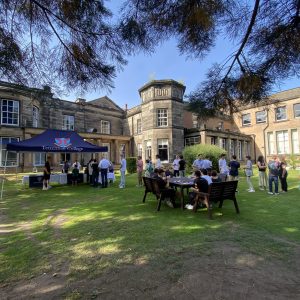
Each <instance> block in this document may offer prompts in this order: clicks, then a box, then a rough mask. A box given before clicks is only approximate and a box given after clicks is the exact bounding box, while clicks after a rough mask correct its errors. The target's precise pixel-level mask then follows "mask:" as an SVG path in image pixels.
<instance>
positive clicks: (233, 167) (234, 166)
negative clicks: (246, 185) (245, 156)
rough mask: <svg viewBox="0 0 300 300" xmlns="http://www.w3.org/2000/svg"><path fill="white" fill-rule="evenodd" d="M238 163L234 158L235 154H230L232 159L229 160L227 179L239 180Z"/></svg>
mask: <svg viewBox="0 0 300 300" xmlns="http://www.w3.org/2000/svg"><path fill="white" fill-rule="evenodd" d="M239 168H240V163H239V162H238V161H237V160H236V155H232V160H231V161H230V162H229V180H230V181H232V180H239Z"/></svg>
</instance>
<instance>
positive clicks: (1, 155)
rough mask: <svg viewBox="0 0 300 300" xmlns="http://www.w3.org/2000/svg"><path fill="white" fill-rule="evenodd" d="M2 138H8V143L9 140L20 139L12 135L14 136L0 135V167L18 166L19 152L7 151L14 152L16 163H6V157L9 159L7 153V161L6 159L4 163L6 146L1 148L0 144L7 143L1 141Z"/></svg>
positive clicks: (15, 140)
mask: <svg viewBox="0 0 300 300" xmlns="http://www.w3.org/2000/svg"><path fill="white" fill-rule="evenodd" d="M3 139H9V141H8V143H11V142H18V141H20V138H19V137H14V136H0V167H3V168H4V167H6V168H11V167H18V166H19V153H18V152H14V151H8V152H10V153H15V154H16V160H15V161H16V164H10V165H9V164H7V163H8V159H9V154H8V155H7V161H6V165H5V158H6V152H7V150H6V147H5V148H4V149H3V147H2V145H7V144H8V143H6V144H3V143H2V140H3ZM2 161H3V162H4V163H3V164H2Z"/></svg>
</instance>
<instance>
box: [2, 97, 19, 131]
mask: <svg viewBox="0 0 300 300" xmlns="http://www.w3.org/2000/svg"><path fill="white" fill-rule="evenodd" d="M4 101H7V105H6V107H7V110H6V111H5V110H4V109H3V106H4V104H3V102H4ZM9 102H12V103H13V105H12V111H11V112H10V111H9V109H8V107H9V105H8V103H9ZM0 104H1V125H6V126H14V127H18V126H20V101H19V100H14V99H1V103H0ZM15 104H17V105H16V106H15ZM15 107H16V108H17V110H18V111H17V112H15V111H14V109H15ZM4 113H6V114H7V116H6V117H4V116H3V115H4ZM9 114H12V115H16V116H17V118H14V117H13V116H12V118H11V120H12V121H13V120H15V119H17V123H16V124H14V123H13V122H12V123H9V122H8V120H9ZM4 118H6V119H7V121H6V122H4V121H3V119H4Z"/></svg>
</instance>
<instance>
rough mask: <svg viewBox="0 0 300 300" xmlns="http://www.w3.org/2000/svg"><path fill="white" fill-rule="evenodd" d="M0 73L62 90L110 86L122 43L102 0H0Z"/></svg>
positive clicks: (121, 58)
mask: <svg viewBox="0 0 300 300" xmlns="http://www.w3.org/2000/svg"><path fill="white" fill-rule="evenodd" d="M0 12H1V13H0V75H1V77H2V78H6V79H8V80H9V81H16V82H21V83H24V84H28V83H29V84H33V85H35V83H36V82H39V83H44V84H49V85H51V86H53V85H54V84H57V85H59V86H62V87H64V88H68V89H74V88H75V89H76V88H82V89H87V88H95V87H98V88H99V87H100V88H103V87H112V84H113V78H114V77H115V74H116V68H117V67H120V66H122V65H123V64H124V63H125V62H126V61H125V59H124V55H126V54H127V53H128V52H127V49H126V47H125V46H126V43H124V42H123V41H122V40H121V36H120V34H119V30H118V29H117V27H116V26H113V25H111V24H110V18H111V16H112V14H111V12H110V11H109V10H108V9H107V8H106V7H105V6H104V4H103V1H90V0H43V1H37V0H2V1H0Z"/></svg>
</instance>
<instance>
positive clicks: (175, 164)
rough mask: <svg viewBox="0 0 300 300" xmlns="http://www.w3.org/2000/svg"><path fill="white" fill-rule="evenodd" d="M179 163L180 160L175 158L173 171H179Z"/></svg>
mask: <svg viewBox="0 0 300 300" xmlns="http://www.w3.org/2000/svg"><path fill="white" fill-rule="evenodd" d="M179 161H180V159H179V158H175V159H174V161H173V169H174V170H176V171H178V170H179Z"/></svg>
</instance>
